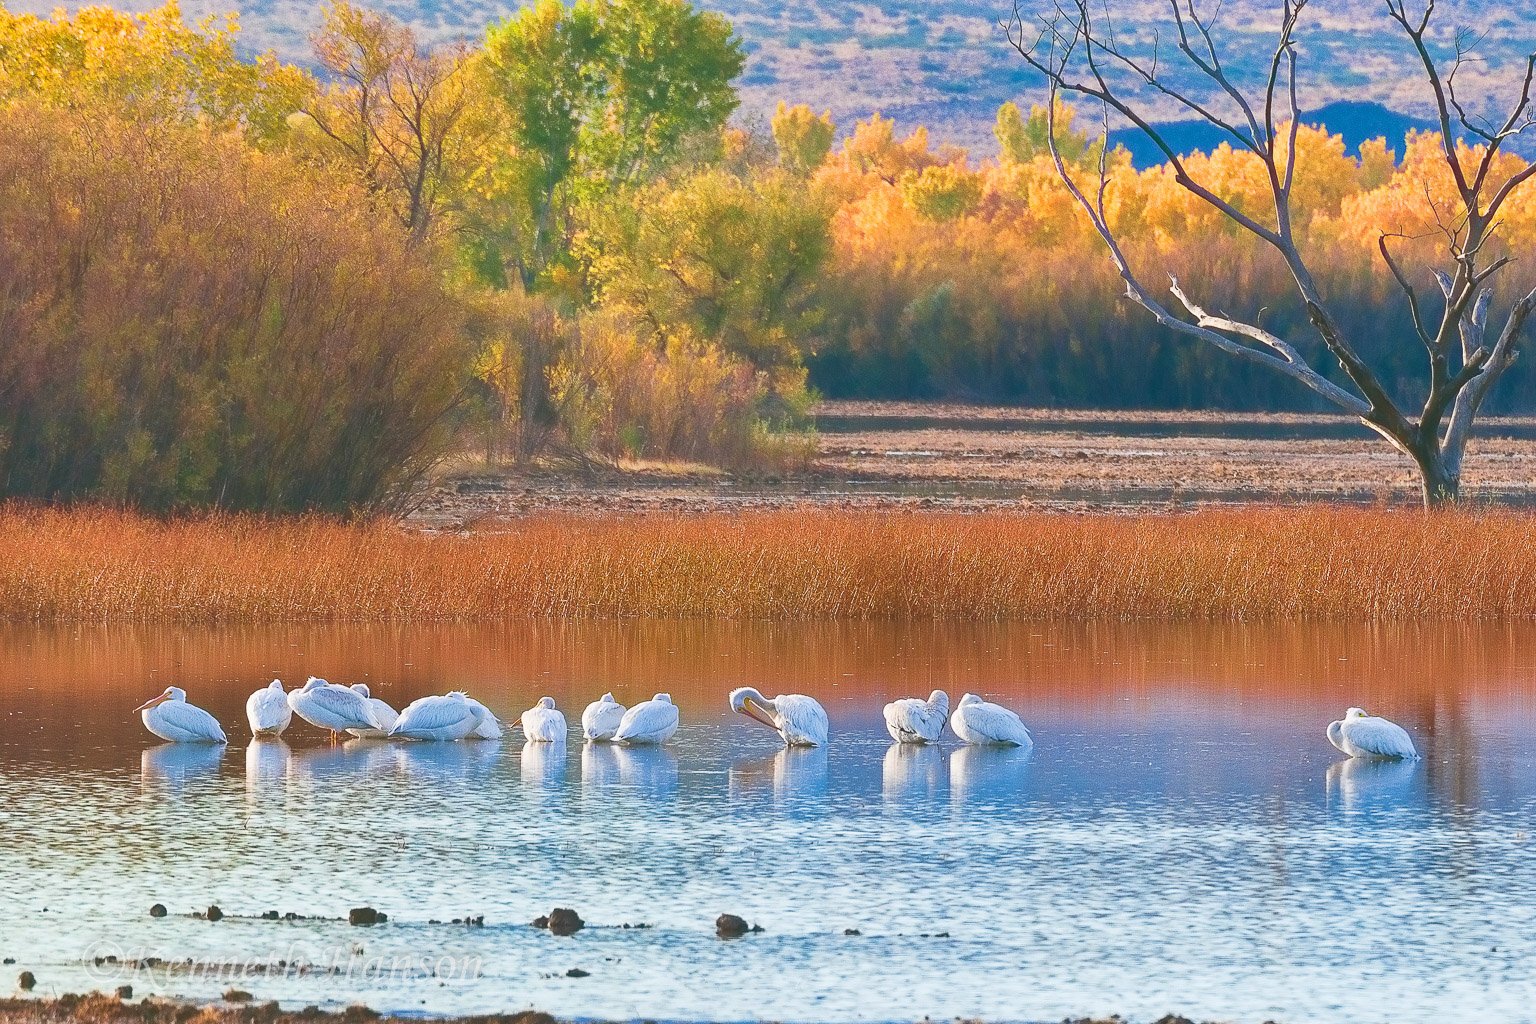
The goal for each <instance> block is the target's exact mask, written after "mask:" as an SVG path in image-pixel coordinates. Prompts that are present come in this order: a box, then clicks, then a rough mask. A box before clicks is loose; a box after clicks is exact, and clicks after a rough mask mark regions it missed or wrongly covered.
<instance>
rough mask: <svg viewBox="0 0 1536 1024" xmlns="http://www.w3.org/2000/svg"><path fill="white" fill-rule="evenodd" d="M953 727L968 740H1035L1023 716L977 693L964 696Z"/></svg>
mask: <svg viewBox="0 0 1536 1024" xmlns="http://www.w3.org/2000/svg"><path fill="white" fill-rule="evenodd" d="M949 727H950V728H951V729H953V730H955V735H956V736H958V737H960V738H961V739H962V740H964V741H965V742H966V743H976V744H980V745H985V746H1006V747H1029V746H1033V745H1034V741H1033V740H1031V739H1030V738H1029V730H1028V729H1026V728H1024V723H1023V722H1021V721H1019V716H1018V715H1016V714H1014V713H1013V712H1012V711H1009V710H1008V709H1007V708H1005V707H1003V706H1002V705H1001V704H992V703H989V702H988V701H984V700H982V699H981V698H980V697H978V696H976V695H975V694H974V693H968V694H966V695H965V696H964V697H961V698H960V703H959V704H958V705H956V707H955V713H954V714H953V715H951V716H950V718H949Z"/></svg>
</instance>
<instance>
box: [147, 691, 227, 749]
mask: <svg viewBox="0 0 1536 1024" xmlns="http://www.w3.org/2000/svg"><path fill="white" fill-rule="evenodd" d="M150 710H151V711H154V712H156V715H155V724H156V725H157V726H159V729H157V730H151V731H153V732H155V733H156V735H158V736H160V737H161V738H163V739H171V740H177V741H179V742H182V743H227V742H229V741H228V740H227V739H226V738H225V736H224V729H223V727H222V726H220V725H219V722H218V719H216V718H214V717H213V716H212V715H210V714H209V713H208V712H206V711H204V710H203V709H202V708H200V707H198V706H197V705H196V704H188V703H186V702H185V701H179V700H168V701H166V702H165V703H164V704H157V705H155V706H154V707H153V708H151V709H150ZM160 730H164V731H160Z"/></svg>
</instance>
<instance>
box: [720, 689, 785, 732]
mask: <svg viewBox="0 0 1536 1024" xmlns="http://www.w3.org/2000/svg"><path fill="white" fill-rule="evenodd" d="M731 710H732V711H734V712H736V713H737V714H738V715H746V716H747V717H748V718H750V719H752V720H753V721H755V722H760V723H762V724H763V725H766V726H767V727H768V728H770V729H774V730H777V729H778V728H779V725H778V722H776V721H775V719H776V718H777V717H778V715H777V709H776V708H775V707H774V705H773V701H771V700H769V699H768V698H767V697H764V696H763V695H762V694H761V693H759V692H758V690H757V688H756V687H753V686H742V687H739V688H737V689H735V690H732V691H731Z"/></svg>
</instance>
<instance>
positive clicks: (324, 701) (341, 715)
mask: <svg viewBox="0 0 1536 1024" xmlns="http://www.w3.org/2000/svg"><path fill="white" fill-rule="evenodd" d="M288 704H289V706H290V707H292V708H293V710H294V713H295V714H297V715H298V716H299V717H300V718H302V719H304V721H306V722H308V723H309V724H310V725H313V726H315V727H316V728H320V729H329V730H331V731H332V732H346V731H347V730H349V729H377V728H378V727H379V724H378V722H376V721H374V717H373V706H372V705H371V704H369V702H368V698H367V697H364V696H363V695H362V694H360V693H358V692H357V691H356V690H353V689H351V688H350V687H346V686H337V685H336V684H335V683H327V684H326V685H324V686H316V687H313V688H308V689H303V690H294V691H293V692H292V693H290V694H289V695H288Z"/></svg>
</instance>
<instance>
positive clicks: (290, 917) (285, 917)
mask: <svg viewBox="0 0 1536 1024" xmlns="http://www.w3.org/2000/svg"><path fill="white" fill-rule="evenodd" d="M298 919H299V915H298V914H295V913H294V912H293V911H291V910H290V911H288V913H286V914H284V915H283V920H284V921H297V920H298Z"/></svg>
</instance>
